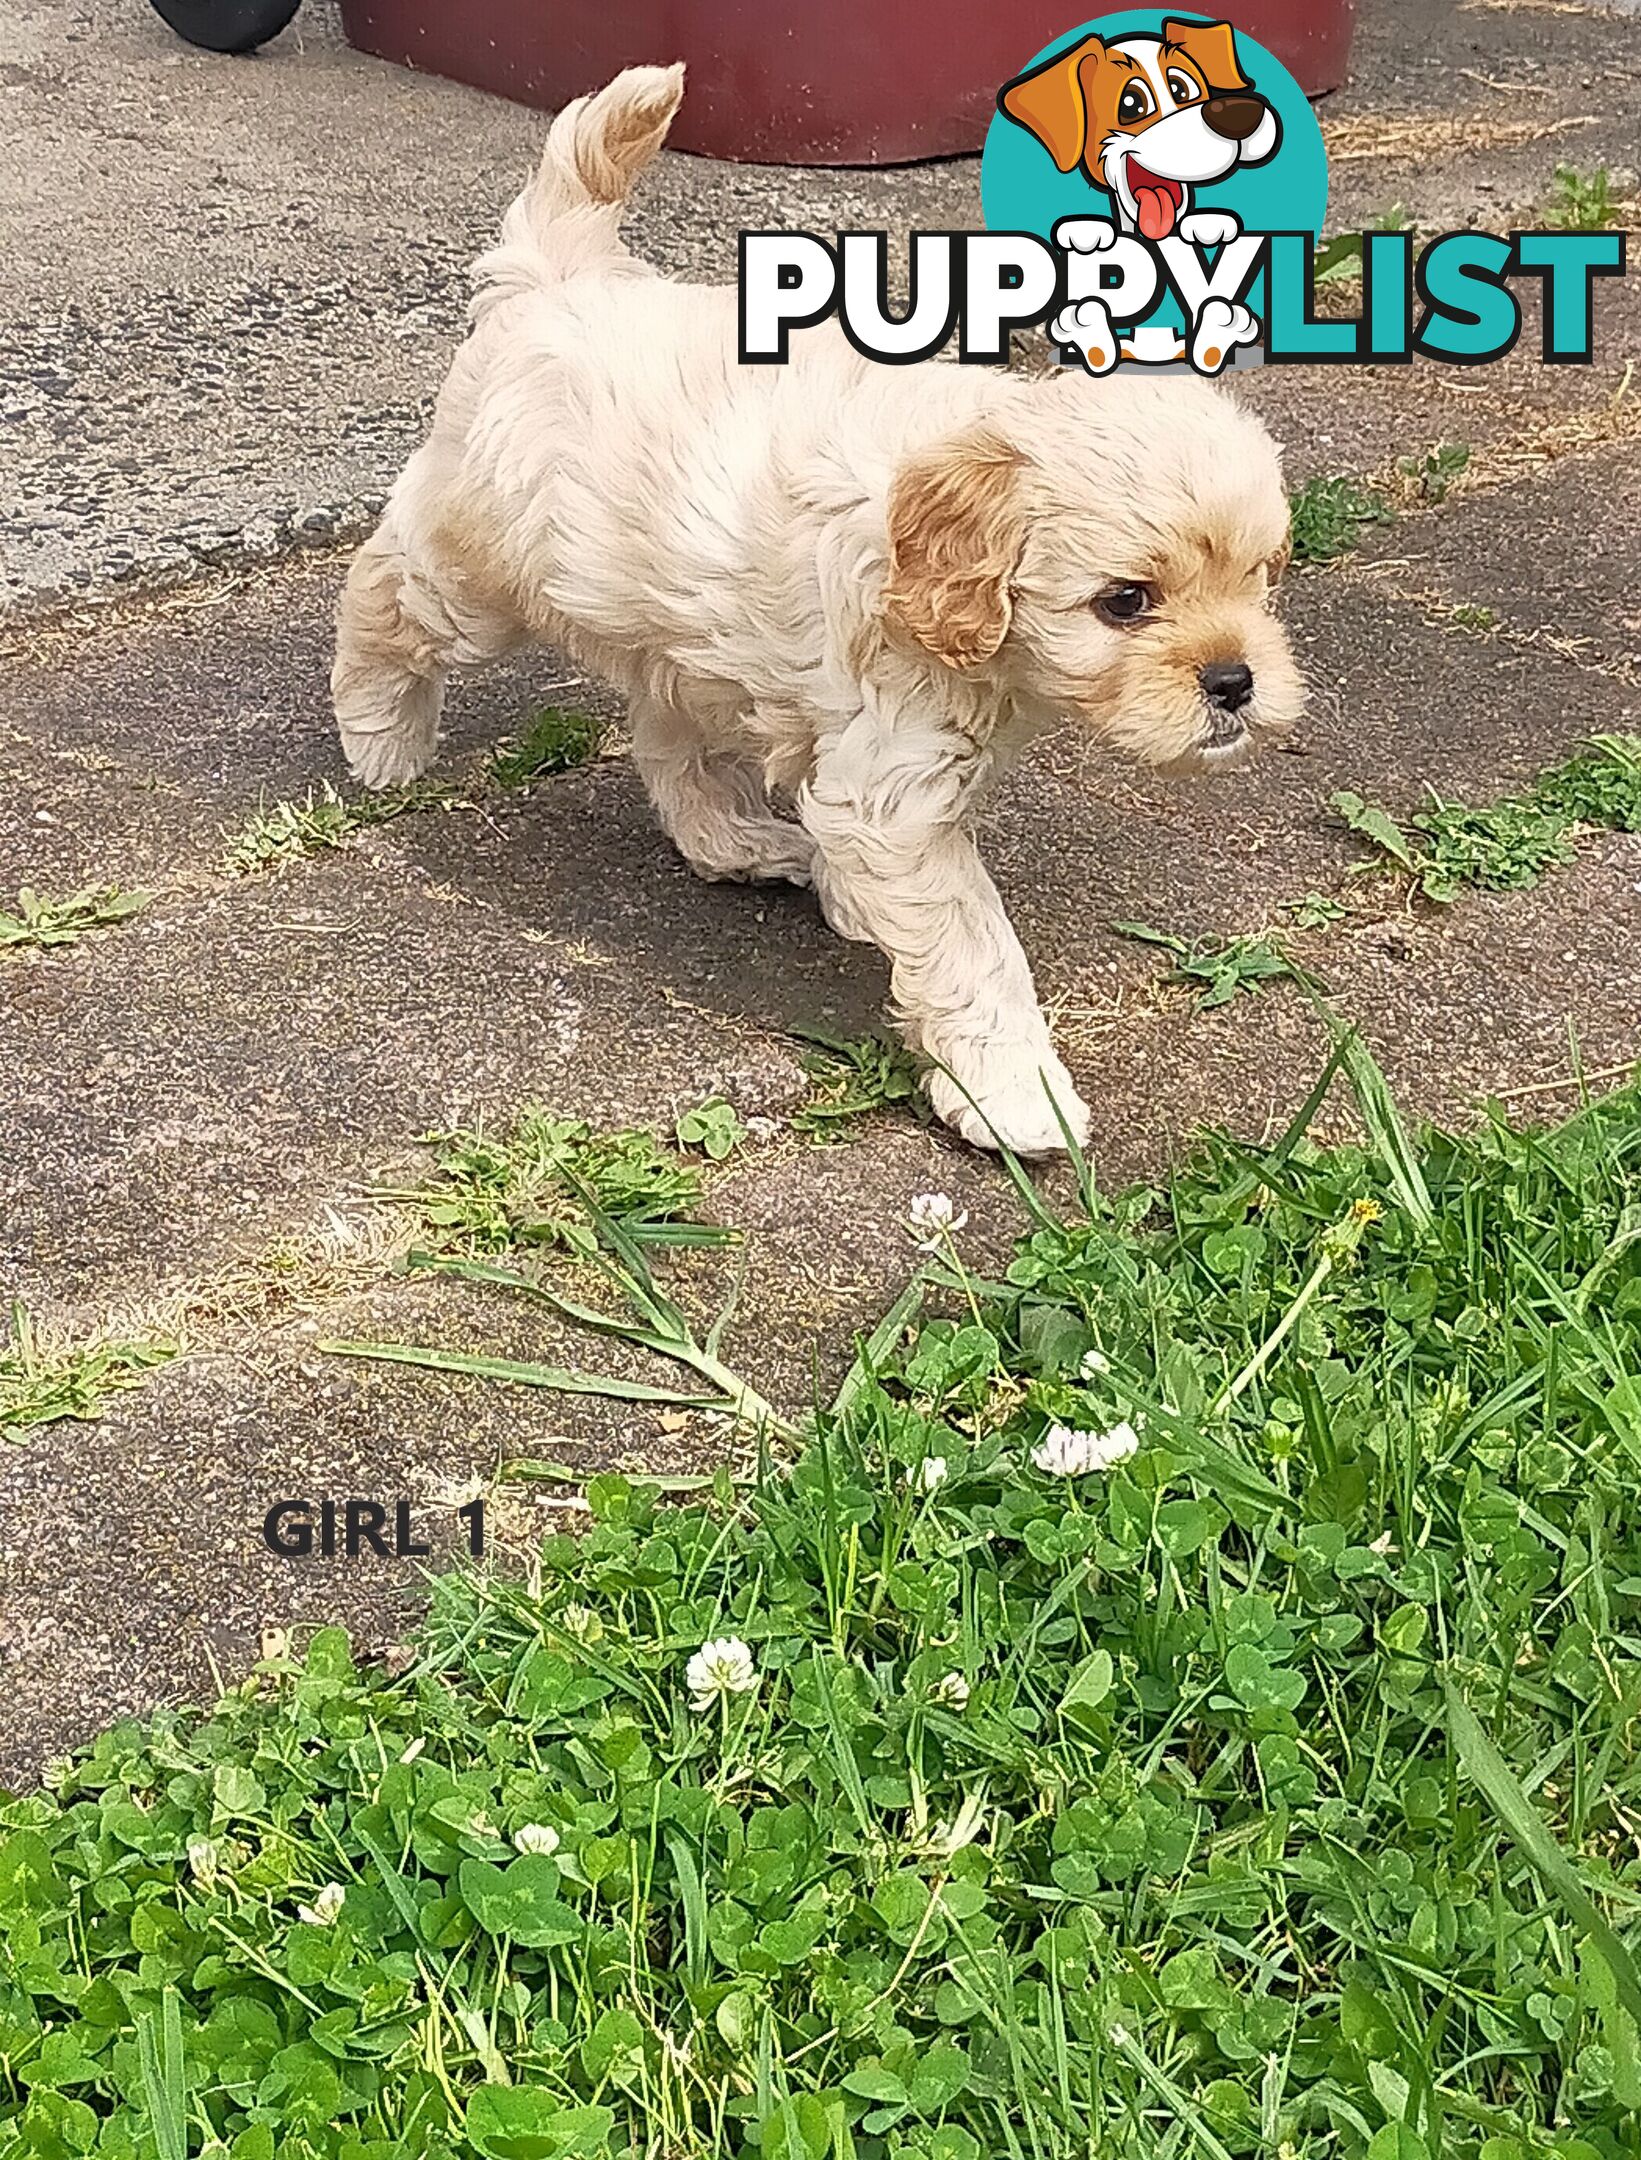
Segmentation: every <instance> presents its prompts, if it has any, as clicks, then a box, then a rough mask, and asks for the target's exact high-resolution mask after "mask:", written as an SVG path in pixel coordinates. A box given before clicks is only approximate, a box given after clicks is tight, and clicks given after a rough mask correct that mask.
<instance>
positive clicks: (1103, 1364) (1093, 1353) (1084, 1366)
mask: <svg viewBox="0 0 1641 2160" xmlns="http://www.w3.org/2000/svg"><path fill="white" fill-rule="evenodd" d="M1110 1370H1111V1360H1110V1359H1109V1358H1108V1357H1107V1356H1106V1354H1105V1352H1104V1351H1103V1350H1085V1351H1084V1352H1083V1356H1082V1363H1081V1364H1080V1365H1079V1366H1078V1367H1077V1374H1078V1377H1079V1379H1083V1380H1102V1379H1104V1377H1105V1375H1106V1374H1107V1373H1108V1372H1109V1371H1110Z"/></svg>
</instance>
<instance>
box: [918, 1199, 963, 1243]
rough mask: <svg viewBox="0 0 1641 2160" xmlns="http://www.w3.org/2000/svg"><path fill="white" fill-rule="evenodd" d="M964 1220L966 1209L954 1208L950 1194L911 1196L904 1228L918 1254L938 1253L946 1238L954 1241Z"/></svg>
mask: <svg viewBox="0 0 1641 2160" xmlns="http://www.w3.org/2000/svg"><path fill="white" fill-rule="evenodd" d="M968 1219H969V1211H968V1209H967V1208H959V1207H957V1206H956V1204H955V1203H954V1201H953V1200H952V1196H951V1194H950V1193H943V1192H920V1193H913V1195H912V1199H911V1205H910V1206H909V1207H908V1208H907V1210H906V1227H907V1229H908V1230H909V1231H910V1232H911V1235H912V1243H913V1244H914V1245H915V1246H916V1247H917V1249H918V1251H919V1252H926V1253H932V1252H939V1250H940V1248H941V1246H942V1245H943V1244H944V1243H945V1242H946V1240H947V1239H948V1238H954V1237H956V1235H957V1233H958V1231H959V1230H961V1229H963V1228H964V1227H965V1225H966V1224H967V1222H968Z"/></svg>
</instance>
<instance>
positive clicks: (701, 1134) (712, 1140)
mask: <svg viewBox="0 0 1641 2160" xmlns="http://www.w3.org/2000/svg"><path fill="white" fill-rule="evenodd" d="M673 1130H674V1133H675V1135H676V1138H677V1141H678V1145H679V1146H680V1147H681V1148H699V1149H700V1151H701V1153H702V1154H703V1155H705V1156H706V1157H707V1159H708V1160H709V1161H711V1162H725V1161H727V1160H728V1158H729V1157H730V1156H731V1155H733V1154H734V1152H735V1150H736V1149H737V1148H738V1147H739V1146H740V1144H741V1142H742V1141H743V1140H744V1139H745V1138H746V1127H745V1126H744V1125H743V1124H742V1123H741V1120H740V1118H739V1117H738V1116H737V1115H736V1111H735V1106H734V1104H733V1103H727V1102H725V1101H724V1099H723V1097H722V1096H721V1095H714V1096H713V1097H711V1099H710V1100H709V1101H707V1102H703V1103H697V1104H696V1105H695V1107H694V1108H693V1109H692V1110H684V1111H681V1112H680V1113H679V1117H678V1121H677V1124H676V1125H675V1126H674V1128H673Z"/></svg>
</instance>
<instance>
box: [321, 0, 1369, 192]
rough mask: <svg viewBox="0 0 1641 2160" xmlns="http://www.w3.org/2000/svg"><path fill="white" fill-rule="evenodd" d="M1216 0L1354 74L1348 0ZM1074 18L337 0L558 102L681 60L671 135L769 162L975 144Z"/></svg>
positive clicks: (1046, 1) (685, 2)
mask: <svg viewBox="0 0 1641 2160" xmlns="http://www.w3.org/2000/svg"><path fill="white" fill-rule="evenodd" d="M1222 4H1223V16H1224V19H1226V20H1228V21H1230V22H1231V23H1233V24H1234V25H1235V26H1236V28H1237V29H1239V30H1246V31H1247V32H1248V34H1249V36H1250V37H1255V38H1258V39H1259V41H1260V43H1261V44H1263V45H1265V46H1267V47H1268V48H1269V49H1270V51H1272V52H1273V53H1275V54H1276V56H1277V58H1278V59H1279V60H1281V61H1283V62H1284V63H1285V64H1286V66H1287V67H1288V68H1290V69H1291V70H1292V72H1293V74H1294V75H1295V76H1296V77H1297V79H1298V80H1299V82H1300V83H1301V84H1302V85H1303V86H1304V88H1305V89H1306V90H1307V91H1308V92H1309V93H1310V94H1311V96H1313V97H1315V96H1317V95H1318V94H1319V93H1320V92H1322V91H1324V90H1332V89H1335V88H1336V87H1337V86H1338V85H1339V84H1340V83H1341V82H1342V81H1343V80H1344V76H1345V63H1346V59H1347V57H1348V55H1349V51H1350V40H1351V31H1352V29H1353V27H1354V20H1355V11H1356V0H1222ZM1191 12H1193V13H1195V12H1198V10H1196V9H1192V10H1191ZM1201 12H1206V10H1203V11H1201ZM1079 19H1081V20H1088V19H1090V17H1089V16H1087V15H1083V14H1081V11H1080V10H1079V8H1078V6H1077V4H1076V0H1070V4H1069V5H1068V4H1067V0H1025V4H1024V5H1021V6H1017V7H999V6H998V5H997V4H996V0H827V4H823V0H552V4H551V6H548V5H546V4H545V0H464V4H463V5H462V6H460V7H453V6H452V5H451V4H450V0H342V20H343V23H344V24H345V26H346V29H347V34H348V39H349V42H350V43H351V44H353V45H355V46H357V47H358V49H359V50H360V51H361V52H369V53H377V54H379V55H380V56H381V57H382V58H383V59H384V60H396V61H399V62H400V63H401V64H402V65H404V66H406V67H414V68H426V69H429V70H430V71H431V72H432V73H434V74H436V75H451V76H454V77H455V79H456V80H457V81H458V82H465V83H472V84H474V85H475V86H476V87H477V88H478V89H480V90H494V91H498V92H499V93H500V94H501V96H503V97H510V98H517V99H518V100H519V101H520V102H521V103H523V104H526V105H541V106H546V107H549V108H557V107H558V106H560V105H563V104H565V103H566V102H567V101H568V100H569V99H570V98H573V97H579V96H580V94H581V93H582V92H583V91H584V90H596V89H597V88H598V86H599V85H600V84H601V83H604V82H607V81H608V80H609V78H610V77H611V76H612V75H614V74H617V73H618V72H619V71H620V70H621V69H622V68H624V67H631V66H633V65H634V64H635V63H637V62H640V61H663V62H664V61H669V60H685V61H687V62H688V63H689V95H688V96H687V97H686V98H685V100H684V107H683V111H682V112H681V113H680V114H679V116H678V120H677V123H676V125H675V126H674V128H673V131H672V135H671V138H670V139H671V141H672V144H673V146H674V148H676V149H679V150H695V151H699V152H701V153H702V154H703V155H705V156H707V157H720V158H749V159H751V160H753V161H754V162H755V163H759V164H767V165H894V164H904V163H907V162H909V161H911V160H913V159H916V158H935V157H953V156H957V155H959V154H960V153H962V152H964V151H970V150H978V149H979V148H980V145H981V143H982V142H983V141H984V140H985V134H986V128H987V126H988V125H989V123H990V120H991V115H992V111H993V105H994V100H995V98H996V95H997V88H998V85H999V84H1000V83H1004V82H1006V81H1007V80H1008V79H1009V77H1010V76H1011V75H1015V74H1018V72H1019V71H1020V69H1021V68H1022V67H1023V66H1024V65H1025V63H1026V62H1027V61H1028V60H1029V59H1030V57H1031V55H1032V54H1033V53H1034V52H1036V51H1038V50H1039V48H1040V47H1042V46H1044V45H1047V44H1049V43H1050V42H1051V41H1052V40H1053V39H1054V38H1056V37H1059V36H1060V35H1062V34H1063V33H1064V32H1065V31H1067V30H1070V29H1074V28H1075V27H1076V24H1077V22H1078V21H1079Z"/></svg>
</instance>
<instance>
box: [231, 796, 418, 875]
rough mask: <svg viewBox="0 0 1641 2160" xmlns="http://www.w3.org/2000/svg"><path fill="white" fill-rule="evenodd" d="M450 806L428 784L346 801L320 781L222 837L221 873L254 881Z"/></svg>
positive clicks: (258, 812)
mask: <svg viewBox="0 0 1641 2160" xmlns="http://www.w3.org/2000/svg"><path fill="white" fill-rule="evenodd" d="M450 801H451V796H450V793H449V791H448V789H445V788H442V787H439V786H437V785H435V784H433V783H430V782H427V781H418V782H417V783H416V784H415V785H414V786H412V787H405V788H385V789H383V791H382V792H381V793H380V794H376V795H349V796H343V795H339V794H338V793H337V792H336V790H335V788H333V787H332V786H331V785H330V783H329V782H328V781H325V782H323V783H322V784H321V785H320V786H319V787H318V788H310V789H309V790H308V792H307V794H306V795H305V796H304V797H303V798H302V800H301V801H300V802H276V803H271V804H264V805H262V806H260V807H259V808H258V809H256V810H255V811H254V812H253V813H252V815H251V816H250V817H249V818H247V819H246V821H245V823H244V824H243V825H241V826H239V827H237V828H231V829H229V830H228V831H226V832H225V833H224V836H223V837H224V839H225V840H226V841H227V847H226V848H225V850H224V853H223V858H222V859H223V867H224V868H225V869H226V870H227V871H228V872H229V873H230V875H232V876H234V877H254V876H255V875H256V874H257V873H258V872H259V871H263V870H271V869H274V868H275V867H277V866H278V865H279V864H281V863H289V862H299V861H301V860H302V858H303V857H304V856H308V855H318V854H320V853H322V852H323V851H324V850H325V849H326V848H333V847H340V846H341V844H342V843H343V841H345V840H347V839H348V838H350V837H351V835H352V834H354V833H356V832H363V831H365V830H366V829H367V828H368V827H370V826H372V825H385V824H386V823H387V822H388V820H389V819H390V818H396V817H402V816H403V815H404V813H405V812H406V811H407V810H433V809H443V808H447V807H448V806H449V804H450Z"/></svg>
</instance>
